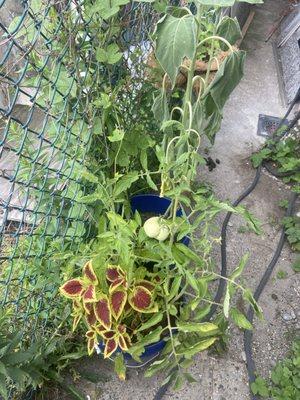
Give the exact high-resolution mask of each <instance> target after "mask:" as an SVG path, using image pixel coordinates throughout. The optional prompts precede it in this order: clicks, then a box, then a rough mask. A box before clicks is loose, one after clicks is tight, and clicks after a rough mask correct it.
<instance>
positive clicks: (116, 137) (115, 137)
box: [107, 128, 125, 143]
mask: <svg viewBox="0 0 300 400" xmlns="http://www.w3.org/2000/svg"><path fill="white" fill-rule="evenodd" d="M124 135H125V132H124V131H123V130H122V129H118V128H116V129H114V130H113V132H112V134H111V135H109V136H108V137H107V138H108V140H109V141H110V142H112V143H113V142H120V141H121V140H123V138H124Z"/></svg>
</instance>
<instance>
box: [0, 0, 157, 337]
mask: <svg viewBox="0 0 300 400" xmlns="http://www.w3.org/2000/svg"><path fill="white" fill-rule="evenodd" d="M97 4H98V5H100V4H101V1H100V2H99V1H96V2H95V1H92V0H23V1H21V0H20V1H17V0H10V1H9V0H4V1H3V0H0V32H1V39H0V115H1V120H0V246H1V247H0V248H1V254H0V304H1V305H2V311H3V310H5V312H9V313H11V314H13V315H14V316H15V320H16V326H17V327H18V329H20V330H22V331H23V333H24V337H25V339H26V340H27V342H28V343H30V342H32V341H33V340H34V337H38V336H40V335H41V334H45V335H46V334H47V332H46V330H47V327H48V323H49V321H50V320H51V323H52V322H53V320H54V319H55V318H56V316H55V315H53V312H55V308H54V307H53V304H54V302H55V301H56V299H57V289H58V287H59V285H60V283H61V282H60V272H61V270H60V268H61V266H60V264H59V262H60V261H57V260H56V259H55V257H54V258H53V255H55V254H57V253H59V252H62V251H64V252H66V251H70V252H75V251H76V249H77V247H78V246H79V245H80V244H81V243H82V242H83V241H84V240H85V238H87V237H88V236H89V235H90V230H91V229H92V217H93V216H91V215H90V214H89V209H88V208H87V207H86V206H85V205H84V204H83V203H82V202H81V201H80V199H81V197H82V196H83V195H85V194H86V193H87V192H88V190H89V188H88V185H85V184H84V183H83V180H82V179H81V171H82V169H83V168H85V167H86V166H87V164H88V163H87V160H88V159H89V157H90V154H91V152H95V149H94V148H92V146H94V145H95V144H96V145H97V154H96V157H97V162H98V164H99V165H101V163H102V162H104V161H105V160H106V157H107V155H106V154H107V152H106V138H105V135H102V134H101V132H100V131H101V127H100V125H99V124H100V117H101V113H100V112H99V109H98V108H97V106H96V104H97V103H96V102H97V93H98V91H99V90H100V88H102V89H103V87H104V85H105V80H106V79H109V80H110V81H111V82H117V81H118V80H120V79H124V76H125V78H126V79H127V82H128V85H127V92H126V93H124V104H123V107H124V113H125V114H126V115H127V118H128V124H130V123H132V120H134V118H136V117H137V113H136V112H135V111H134V107H135V110H137V109H138V98H139V91H140V89H141V87H142V85H141V81H142V80H143V79H144V65H145V56H146V55H147V54H148V52H149V51H150V47H151V44H150V42H149V39H148V38H149V31H151V29H152V27H153V18H156V16H155V15H153V13H151V12H150V11H149V10H150V9H149V4H148V5H147V4H135V3H130V4H128V5H127V6H125V7H124V8H123V9H122V10H121V9H120V12H119V14H118V16H117V18H118V27H119V30H117V29H116V33H115V34H114V35H113V37H114V40H115V41H116V42H117V43H118V46H119V48H120V49H121V50H122V51H124V52H125V53H124V54H125V57H123V58H122V61H121V63H119V64H118V65H117V67H115V66H114V68H112V69H110V70H108V69H107V67H106V66H105V65H102V64H101V63H99V62H97V59H96V53H97V51H98V49H99V48H101V46H102V45H103V43H105V40H106V36H107V29H112V28H111V27H109V24H107V23H105V21H103V20H100V18H98V17H97V8H96V6H97ZM111 37H112V36H111V35H110V38H111ZM107 77H108V78H107ZM125 87H126V85H125ZM104 89H105V87H104ZM127 106H128V107H129V108H130V110H129V109H126V107H127ZM125 111H126V112H125ZM94 155H95V154H94ZM41 277H42V278H41ZM53 310H54V311H53ZM50 331H51V326H50V328H49V332H50Z"/></svg>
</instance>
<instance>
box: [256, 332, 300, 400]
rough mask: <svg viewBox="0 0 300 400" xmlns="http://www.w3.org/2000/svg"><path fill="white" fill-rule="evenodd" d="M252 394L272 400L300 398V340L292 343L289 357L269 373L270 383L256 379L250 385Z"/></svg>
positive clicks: (297, 339)
mask: <svg viewBox="0 0 300 400" xmlns="http://www.w3.org/2000/svg"><path fill="white" fill-rule="evenodd" d="M251 389H252V391H253V393H254V394H259V395H261V396H262V397H271V398H272V399H273V400H297V399H298V398H299V396H300V340H299V338H296V340H295V341H294V343H293V346H292V351H291V356H290V357H289V358H286V359H284V360H283V361H280V362H279V363H278V364H277V365H276V366H275V368H274V369H273V371H272V373H271V382H270V383H268V382H267V381H266V380H264V379H262V378H261V377H258V378H257V379H256V381H255V382H253V383H252V384H251Z"/></svg>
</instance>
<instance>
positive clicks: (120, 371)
mask: <svg viewBox="0 0 300 400" xmlns="http://www.w3.org/2000/svg"><path fill="white" fill-rule="evenodd" d="M115 372H116V374H117V375H118V377H119V378H120V379H121V380H122V381H124V380H125V377H126V366H125V363H124V356H123V354H122V353H120V354H118V355H117V356H116V358H115Z"/></svg>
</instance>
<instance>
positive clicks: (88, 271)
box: [83, 261, 98, 285]
mask: <svg viewBox="0 0 300 400" xmlns="http://www.w3.org/2000/svg"><path fill="white" fill-rule="evenodd" d="M83 277H84V278H85V279H86V280H87V281H88V282H89V283H92V284H94V285H97V283H98V279H97V276H96V274H95V271H94V269H93V266H92V261H88V262H87V263H86V264H85V265H84V267H83Z"/></svg>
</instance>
